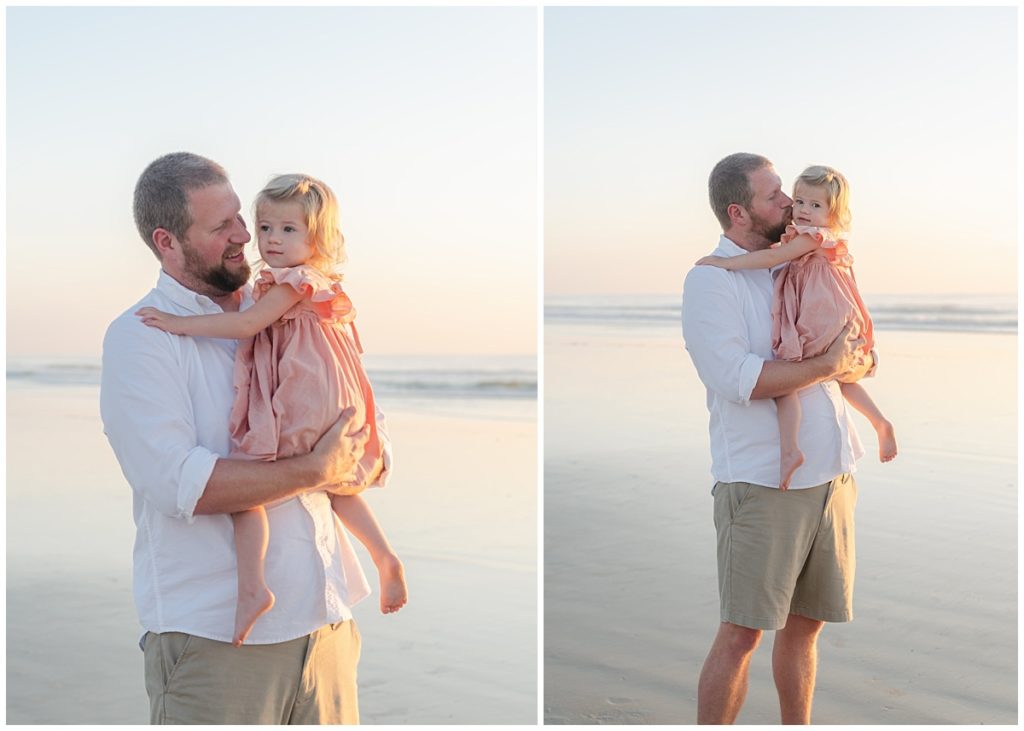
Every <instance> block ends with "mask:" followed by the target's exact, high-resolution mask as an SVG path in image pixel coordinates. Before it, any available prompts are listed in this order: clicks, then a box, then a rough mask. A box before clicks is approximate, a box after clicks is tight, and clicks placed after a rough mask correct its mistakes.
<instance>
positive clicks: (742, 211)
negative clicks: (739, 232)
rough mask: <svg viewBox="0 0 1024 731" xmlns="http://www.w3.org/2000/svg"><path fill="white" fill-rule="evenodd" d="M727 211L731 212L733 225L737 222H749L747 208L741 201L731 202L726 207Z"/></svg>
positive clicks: (741, 223) (740, 223) (730, 218)
mask: <svg viewBox="0 0 1024 731" xmlns="http://www.w3.org/2000/svg"><path fill="white" fill-rule="evenodd" d="M725 212H726V213H727V214H729V220H730V221H731V222H732V224H733V226H735V225H737V224H739V225H743V224H745V223H746V222H747V218H748V216H747V209H746V208H744V207H743V206H741V205H740V204H739V203H730V204H729V207H728V208H726V209H725Z"/></svg>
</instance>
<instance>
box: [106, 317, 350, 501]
mask: <svg viewBox="0 0 1024 731" xmlns="http://www.w3.org/2000/svg"><path fill="white" fill-rule="evenodd" d="M179 348H180V342H179V339H178V338H177V337H176V336H173V335H168V334H167V333H163V332H161V331H159V330H157V329H154V328H148V327H146V326H145V325H143V324H142V323H141V322H139V321H138V320H137V319H135V318H134V317H122V318H119V319H118V320H116V321H115V322H114V323H113V324H112V325H111V327H110V329H109V330H108V331H107V336H106V338H105V339H104V343H103V369H102V384H101V387H100V412H101V415H102V417H103V429H104V432H105V433H106V435H107V438H108V440H109V441H110V445H111V447H112V448H113V450H114V453H115V455H116V456H117V460H118V462H119V464H120V465H121V470H122V471H123V472H124V475H125V478H126V479H127V481H128V484H129V485H130V486H131V488H132V490H134V491H135V492H136V493H137V494H138V495H140V496H141V497H142V498H144V499H145V500H146V501H147V502H149V503H150V504H151V505H152V506H153V507H154V508H155V509H156V510H158V511H160V512H161V513H164V514H165V515H168V516H170V517H173V518H184V519H186V520H192V519H193V518H194V516H195V515H198V514H213V513H220V512H238V511H239V510H245V509H247V508H251V507H255V506H256V505H261V504H264V503H266V502H272V501H275V500H280V499H284V498H288V497H293V496H295V495H298V494H300V493H303V492H310V491H315V490H323V489H325V485H334V484H336V483H338V482H342V481H344V480H346V479H350V473H351V472H352V470H353V468H354V467H355V464H356V463H357V462H358V460H359V458H360V457H361V456H362V451H363V446H364V444H365V442H366V439H367V438H368V435H369V430H368V429H364V430H362V431H361V432H360V433H359V434H356V435H348V436H346V435H347V432H348V431H349V429H350V428H351V425H350V424H347V423H346V422H347V420H348V419H351V418H352V415H353V414H354V410H353V411H348V410H346V412H343V415H342V418H341V419H340V420H339V422H338V423H336V424H335V426H334V427H332V428H331V429H330V430H329V431H328V432H327V433H326V434H325V435H324V436H323V437H322V438H321V439H320V441H319V442H318V443H317V445H316V446H315V447H314V449H313V451H312V452H311V453H310V454H308V455H303V456H300V457H293V458H291V459H282V460H279V461H276V462H262V461H259V462H257V461H248V460H232V459H225V458H223V456H222V455H220V454H218V453H216V452H214V451H213V450H211V449H208V448H206V447H204V446H201V445H200V444H199V439H198V433H197V426H196V423H195V414H194V412H193V402H192V399H193V396H192V394H190V393H189V391H188V387H187V385H186V382H185V377H184V374H183V373H182V370H181V365H180V364H179V358H180V354H179ZM223 367H225V368H230V367H231V361H230V360H226V361H225V362H224V364H223ZM225 442H226V440H225ZM326 489H329V488H326Z"/></svg>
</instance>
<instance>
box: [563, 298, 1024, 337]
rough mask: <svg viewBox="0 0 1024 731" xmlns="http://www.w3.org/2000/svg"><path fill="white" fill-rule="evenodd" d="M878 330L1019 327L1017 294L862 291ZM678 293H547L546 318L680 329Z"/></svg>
mask: <svg viewBox="0 0 1024 731" xmlns="http://www.w3.org/2000/svg"><path fill="white" fill-rule="evenodd" d="M863 297H864V302H865V304H866V305H867V306H868V310H869V311H870V312H871V317H872V319H873V321H874V324H875V329H876V330H914V331H944V332H986V333H1010V334H1016V332H1017V297H1016V295H1015V294H1003V295H998V294H974V295H965V294H877V295H867V294H865V295H863ZM680 308H681V297H680V295H679V294H651V295H574V296H568V295H564V296H552V297H548V298H547V300H546V302H545V306H544V321H545V322H547V323H559V324H575V325H580V326H594V325H604V326H608V327H612V328H618V327H622V328H628V327H632V328H641V329H642V330H643V331H644V333H645V334H656V333H657V332H658V331H669V330H671V331H672V332H673V333H674V334H678V333H679V328H680Z"/></svg>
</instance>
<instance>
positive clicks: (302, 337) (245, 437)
mask: <svg viewBox="0 0 1024 731" xmlns="http://www.w3.org/2000/svg"><path fill="white" fill-rule="evenodd" d="M275 284H287V285H289V286H291V287H294V288H295V289H296V290H297V291H298V292H300V293H302V294H303V298H302V299H301V300H299V301H298V302H297V303H296V304H295V305H294V306H293V307H292V308H291V309H290V310H288V311H287V312H286V313H285V314H284V315H283V316H282V317H281V319H280V320H278V321H277V322H275V323H274V324H272V325H271V326H270V327H268V328H265V329H264V330H262V331H261V332H259V333H258V334H257V335H255V336H254V337H252V338H250V339H249V340H246V341H242V342H239V344H238V351H237V353H236V355H235V373H234V378H235V403H234V406H233V408H232V410H231V421H230V429H231V446H232V456H237V457H244V458H248V459H261V460H268V461H273V460H275V459H277V458H278V457H282V458H283V457H291V456H293V455H299V454H306V453H307V452H309V451H310V450H311V449H312V448H313V445H314V444H316V442H317V440H318V439H319V438H320V437H321V436H322V435H323V434H324V432H326V431H327V429H329V428H330V427H331V426H332V425H333V424H334V423H335V422H336V421H337V420H338V416H339V414H340V413H341V411H342V410H343V409H344V408H346V407H348V406H355V407H356V418H355V422H354V424H353V427H352V431H359V430H360V429H362V428H363V426H364V425H365V424H366V423H367V422H369V424H370V437H369V440H368V441H367V443H366V450H365V452H364V454H363V458H362V460H361V461H360V462H359V465H358V467H357V471H356V475H355V479H353V480H352V481H351V482H348V483H346V484H361V483H362V482H363V481H364V480H365V479H366V477H367V476H368V475H370V474H371V473H372V471H373V470H374V469H375V468H376V467H377V463H378V462H380V461H381V460H382V459H383V445H382V438H386V437H382V435H381V434H380V433H379V431H378V429H379V428H380V427H382V426H383V425H378V423H377V418H376V409H375V404H374V399H373V389H372V388H371V387H370V381H369V379H368V378H367V377H366V371H365V370H364V369H363V363H362V359H361V358H360V353H361V352H362V347H361V346H360V344H359V336H358V334H357V333H356V330H355V325H354V323H353V320H354V319H355V316H356V311H355V308H353V306H352V302H351V300H349V298H348V295H346V294H345V292H344V291H342V288H341V283H340V282H336V281H334V280H332V279H330V278H329V277H327V276H325V275H324V274H322V273H321V272H320V271H319V270H317V269H315V268H313V267H310V266H304V265H303V266H297V267H289V268H282V269H273V268H268V269H264V270H263V271H261V272H260V275H259V277H258V278H257V280H256V282H255V284H254V285H253V299H256V300H258V299H259V298H260V297H262V296H263V295H264V294H266V292H267V291H268V290H269V289H270V288H271V287H272V286H274V285H275Z"/></svg>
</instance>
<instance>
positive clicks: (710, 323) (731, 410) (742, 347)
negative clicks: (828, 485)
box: [683, 235, 864, 489]
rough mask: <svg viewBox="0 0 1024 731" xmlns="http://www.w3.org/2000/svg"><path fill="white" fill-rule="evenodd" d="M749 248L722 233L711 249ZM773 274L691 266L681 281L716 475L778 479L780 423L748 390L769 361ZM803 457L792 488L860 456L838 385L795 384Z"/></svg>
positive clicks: (686, 331) (850, 465) (734, 252)
mask: <svg viewBox="0 0 1024 731" xmlns="http://www.w3.org/2000/svg"><path fill="white" fill-rule="evenodd" d="M746 253H747V252H746V251H745V250H743V249H741V248H740V247H739V246H737V245H736V244H735V243H733V242H732V241H730V240H729V239H728V238H726V237H725V236H724V235H723V236H722V238H721V239H720V241H719V244H718V248H717V249H716V250H715V251H714V255H715V256H725V257H729V256H738V255H740V254H746ZM772 292H773V280H772V274H771V272H770V271H769V270H767V269H748V270H741V271H735V272H730V271H728V270H725V269H720V268H718V267H713V266H697V267H694V268H693V269H691V270H690V272H689V273H688V274H687V275H686V282H685V283H684V285H683V339H684V341H685V343H686V350H687V352H689V354H690V358H691V359H692V360H693V364H694V366H695V367H696V368H697V375H698V376H700V380H701V381H703V383H704V386H705V387H706V388H707V406H708V411H709V412H710V416H711V418H710V432H711V474H712V477H713V478H714V479H715V480H716V481H719V482H751V483H754V484H756V485H764V486H766V487H778V486H779V469H780V467H779V459H780V457H779V422H778V415H777V411H776V407H775V401H774V399H754V400H751V398H750V394H751V392H752V391H753V390H754V385H755V384H756V383H757V379H758V377H759V376H760V374H761V366H762V365H763V364H764V362H765V361H766V360H772V359H773V355H772V343H771V333H772V317H771V305H772ZM798 393H799V397H800V405H801V407H802V408H803V417H802V419H801V422H800V437H799V443H800V450H801V451H802V452H803V453H804V458H805V462H804V464H803V465H802V466H801V467H800V468H799V469H798V470H797V471H796V473H794V475H793V480H792V483H791V487H792V488H794V489H800V488H807V487H814V486H815V485H820V484H822V483H823V482H828V481H829V480H832V479H833V478H835V477H837V476H839V475H841V474H843V473H844V472H853V471H854V470H856V461H857V460H858V459H860V458H861V457H862V456H863V455H864V448H863V447H862V446H861V443H860V438H859V437H858V436H857V430H856V429H855V428H854V425H853V421H852V420H851V418H850V412H849V410H848V409H847V405H846V401H845V400H844V399H843V395H842V392H841V391H840V390H839V385H838V384H837V383H836V382H835V381H825V382H823V383H819V384H816V385H814V386H809V387H807V388H804V389H802V390H800V391H799V392H798Z"/></svg>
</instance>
